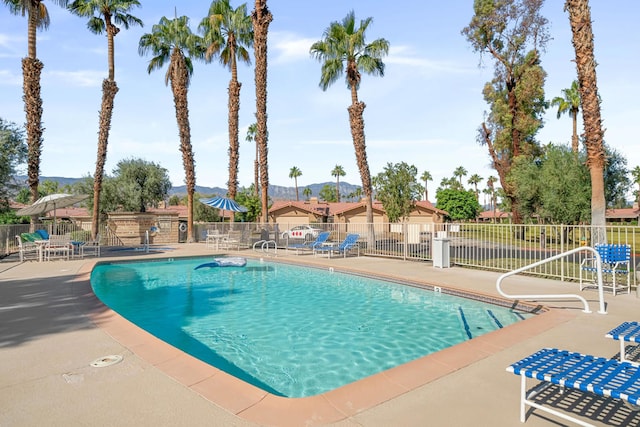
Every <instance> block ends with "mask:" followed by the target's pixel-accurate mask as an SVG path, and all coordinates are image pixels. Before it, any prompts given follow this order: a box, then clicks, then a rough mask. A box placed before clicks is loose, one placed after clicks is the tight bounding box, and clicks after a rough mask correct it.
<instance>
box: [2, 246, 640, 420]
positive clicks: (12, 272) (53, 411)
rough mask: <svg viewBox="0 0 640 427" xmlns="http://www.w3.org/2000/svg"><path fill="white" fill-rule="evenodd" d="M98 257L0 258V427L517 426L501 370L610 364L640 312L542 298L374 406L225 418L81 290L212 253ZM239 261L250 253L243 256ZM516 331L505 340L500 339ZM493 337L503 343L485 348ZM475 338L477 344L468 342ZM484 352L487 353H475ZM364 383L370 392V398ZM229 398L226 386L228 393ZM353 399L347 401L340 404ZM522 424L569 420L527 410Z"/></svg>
mask: <svg viewBox="0 0 640 427" xmlns="http://www.w3.org/2000/svg"><path fill="white" fill-rule="evenodd" d="M103 253H104V254H105V256H103V257H101V258H98V259H96V258H93V259H89V258H87V259H84V260H72V261H51V262H42V263H39V262H35V261H30V262H24V263H20V262H19V261H17V259H16V258H15V257H14V256H12V257H8V258H5V259H3V260H2V261H0V426H2V427H8V426H35V425H48V426H71V425H73V426H107V425H108V426H113V425H118V426H147V425H148V426H256V425H275V426H280V425H282V426H286V425H332V426H340V427H351V426H374V427H375V426H427V425H428V426H493V427H501V426H505V427H507V426H509V427H510V426H515V425H520V423H519V385H520V380H519V378H518V377H516V376H515V375H512V374H509V373H507V372H506V371H505V368H506V367H507V366H508V365H509V364H510V363H512V362H515V361H517V360H519V359H521V358H523V357H525V356H527V355H529V354H531V353H533V352H535V351H537V350H538V349H540V348H542V347H558V348H563V349H567V350H573V351H578V352H583V353H589V354H594V355H600V356H606V357H615V356H616V355H617V353H618V350H619V345H618V343H617V342H613V341H611V340H607V339H605V338H604V334H605V333H606V332H607V331H609V330H610V329H612V328H613V327H615V326H616V325H618V324H619V323H621V322H623V321H627V320H638V313H639V312H640V310H639V309H640V300H639V299H638V298H636V295H635V293H632V294H631V295H617V296H615V297H613V296H612V295H611V294H606V301H607V312H608V314H606V315H604V314H598V313H597V312H596V311H597V293H596V292H594V291H583V292H582V293H581V295H583V296H584V297H586V298H587V299H588V300H589V303H590V306H591V308H592V310H593V313H591V314H586V313H583V312H582V311H581V310H580V305H579V304H576V302H575V301H571V300H568V299H565V300H558V301H545V302H540V304H543V305H545V306H547V307H550V313H552V315H550V316H547V317H544V316H540V319H542V320H537V321H533V322H531V321H525V322H520V323H519V324H518V325H519V326H518V328H512V327H511V326H510V327H507V328H504V329H503V330H501V331H498V332H496V333H492V334H496V335H493V338H492V339H489V340H488V341H484V342H482V344H481V346H478V345H475V346H474V345H472V346H465V345H464V344H461V345H459V346H455V347H454V348H452V350H451V351H448V352H446V353H443V354H442V355H440V356H439V357H440V358H441V359H442V358H445V357H446V358H447V361H446V362H452V366H458V368H456V369H454V370H450V371H449V372H448V373H447V374H446V375H442V376H434V378H433V379H432V380H430V381H425V382H424V384H421V385H418V386H415V387H414V388H411V389H410V390H408V391H406V392H402V393H399V394H398V393H396V394H395V395H393V396H391V397H389V398H388V399H386V400H384V401H381V402H379V403H377V404H375V405H374V406H371V407H365V408H364V409H362V410H359V409H357V408H356V409H354V410H351V411H350V412H349V411H346V410H345V411H344V413H345V414H346V415H345V416H344V417H343V418H342V419H338V420H335V419H332V420H330V421H329V422H326V423H325V422H324V421H323V419H322V418H321V417H320V418H318V419H313V418H309V419H306V420H305V421H304V422H300V420H299V419H298V418H295V415H294V413H293V410H291V412H290V411H288V410H287V407H286V406H284V407H279V408H280V409H279V410H278V411H277V412H275V413H273V414H271V418H259V417H256V416H255V412H256V411H255V408H248V409H246V408H245V409H243V410H239V411H234V410H233V409H230V408H233V407H232V406H230V405H227V404H223V403H221V401H218V400H216V399H213V398H210V397H209V395H208V394H207V392H206V391H203V390H202V387H201V389H200V392H199V391H198V390H199V389H198V387H197V385H196V386H193V385H192V384H191V385H190V384H185V382H184V381H181V380H180V379H179V378H180V377H178V376H175V375H170V374H168V373H167V369H166V363H165V364H164V366H163V364H162V363H156V362H154V360H153V358H154V357H160V356H161V355H160V354H153V353H148V352H147V353H145V351H144V349H143V348H142V347H136V346H132V345H129V344H128V337H127V336H126V333H124V332H122V333H121V335H119V336H118V335H115V334H114V333H113V331H112V330H110V329H108V328H104V327H103V326H102V325H103V324H106V323H107V322H108V321H109V319H116V320H117V319H118V318H119V316H118V315H116V314H115V313H113V312H111V311H110V310H109V309H108V308H106V307H104V306H103V305H101V303H99V301H97V300H96V299H95V298H93V296H92V292H91V290H90V287H89V286H88V277H89V274H90V271H91V268H92V267H93V265H95V263H96V262H99V261H103V260H111V259H130V258H140V259H144V258H147V257H156V256H157V257H166V256H171V257H179V256H193V255H209V254H212V251H211V250H208V249H206V248H205V245H204V244H202V243H194V244H181V245H177V246H175V248H174V249H173V250H171V251H170V252H169V253H168V252H164V253H163V252H156V253H149V254H146V253H143V252H129V253H123V252H109V251H103ZM233 253H234V254H237V252H235V251H233ZM240 254H241V255H242V256H250V255H251V254H250V251H246V253H245V252H240ZM277 258H278V259H281V260H287V261H294V262H300V263H307V264H313V265H322V266H330V267H333V268H335V269H336V270H351V271H360V272H367V273H368V274H374V275H377V276H382V277H395V278H401V279H406V280H412V281H419V282H425V283H430V284H433V285H437V286H443V287H451V288H459V289H464V290H468V291H474V292H478V293H482V294H485V295H487V296H497V295H498V294H497V292H496V289H495V282H496V279H497V277H498V276H499V274H497V273H490V272H485V271H479V270H471V269H464V268H460V267H452V268H446V269H438V268H433V267H432V265H431V264H430V263H424V262H413V261H401V260H392V259H381V258H370V257H358V258H354V257H350V258H347V259H343V258H335V259H326V258H316V257H313V256H311V255H303V256H295V255H289V254H286V253H285V252H284V251H280V252H279V253H278V257H277ZM505 289H507V290H508V291H511V292H523V293H579V291H578V285H577V284H576V283H562V282H559V281H551V280H543V279H538V278H532V277H526V276H516V277H512V278H509V279H507V281H506V282H505ZM545 319H546V320H545ZM119 321H121V319H120V320H119ZM525 324H529V325H532V326H527V325H525ZM507 330H508V331H507ZM503 331H504V332H503ZM514 333H515V335H517V336H516V337H515V338H514V337H509V335H514ZM492 334H488V335H492ZM507 337H509V338H507ZM501 340H503V341H504V342H506V341H508V343H509V344H508V345H501V346H498V345H497V344H495V343H498V342H500V341H501ZM473 341H476V340H475V339H474V340H471V341H469V343H471V342H473ZM477 343H481V341H477ZM482 345H483V346H485V347H490V346H493V348H490V349H489V348H487V351H486V352H485V351H483V350H482ZM441 353H442V352H441ZM105 355H120V356H122V357H123V360H122V362H120V363H117V364H115V365H112V366H109V367H105V368H94V367H92V366H90V363H91V362H92V361H95V360H99V359H100V358H102V357H104V356H105ZM173 360H174V365H175V360H182V359H173ZM430 360H436V359H430ZM458 360H459V361H460V363H459V364H458V365H455V363H453V362H457V361H458ZM416 366H418V365H416ZM174 368H175V366H174ZM412 369H415V368H412ZM405 372H407V371H405ZM409 372H410V371H409ZM414 373H415V375H416V376H419V375H420V374H421V372H419V371H415V372H414ZM176 378H178V379H176ZM372 384H373V385H370V389H369V390H370V391H371V392H372V393H373V392H376V393H380V390H379V389H376V385H375V383H372ZM223 391H225V390H223ZM233 392H234V391H233V390H231V389H229V390H227V394H228V395H229V396H231V395H233ZM359 393H366V390H365V391H360V392H359ZM548 397H549V399H551V400H552V401H553V402H555V403H554V404H556V405H558V406H566V408H567V409H568V411H569V412H572V413H574V414H579V416H581V417H582V418H583V419H584V420H586V421H587V422H590V423H592V424H594V425H597V426H602V425H614V426H639V425H640V415H639V414H638V412H633V411H631V410H630V409H629V408H627V407H626V406H624V405H623V404H621V403H620V402H616V401H613V400H610V399H599V398H594V397H591V396H588V395H583V394H580V393H566V394H565V395H563V396H562V397H561V398H558V397H557V396H555V397H554V396H548ZM357 399H358V397H357V396H352V397H349V401H354V402H355V401H357ZM265 400H267V399H265ZM256 407H259V405H256ZM252 409H253V411H252ZM260 420H262V421H260ZM265 420H266V421H265ZM274 420H275V421H274ZM526 425H527V426H531V427H536V426H558V425H568V424H567V423H566V422H564V421H562V420H560V419H558V418H555V417H553V416H550V415H547V414H543V413H540V412H539V411H533V412H532V413H531V414H530V415H529V417H528V420H527V422H526Z"/></svg>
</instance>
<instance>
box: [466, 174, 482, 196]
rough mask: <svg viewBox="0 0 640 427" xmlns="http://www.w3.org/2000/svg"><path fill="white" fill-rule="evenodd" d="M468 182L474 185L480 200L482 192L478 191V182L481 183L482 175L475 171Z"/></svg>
mask: <svg viewBox="0 0 640 427" xmlns="http://www.w3.org/2000/svg"><path fill="white" fill-rule="evenodd" d="M467 182H468V183H469V184H471V185H473V191H474V192H475V193H476V199H478V201H480V192H479V191H478V184H480V183H481V182H482V177H481V176H480V175H478V174H477V173H474V174H473V175H471V176H470V177H469V179H468V180H467Z"/></svg>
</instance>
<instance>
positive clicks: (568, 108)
mask: <svg viewBox="0 0 640 427" xmlns="http://www.w3.org/2000/svg"><path fill="white" fill-rule="evenodd" d="M551 105H553V106H554V107H558V114H557V117H558V118H560V117H561V116H562V115H563V114H564V113H569V117H571V121H572V122H573V135H572V136H571V149H572V150H573V152H574V153H577V152H578V112H579V111H580V88H579V86H578V81H577V80H574V81H573V83H571V87H570V88H569V89H562V96H556V97H555V98H553V100H552V101H551Z"/></svg>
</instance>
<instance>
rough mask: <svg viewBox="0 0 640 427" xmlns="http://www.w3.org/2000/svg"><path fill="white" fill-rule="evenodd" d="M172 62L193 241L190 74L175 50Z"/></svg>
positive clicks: (188, 230)
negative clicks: (188, 98)
mask: <svg viewBox="0 0 640 427" xmlns="http://www.w3.org/2000/svg"><path fill="white" fill-rule="evenodd" d="M171 56H172V58H171V62H172V63H175V64H177V66H176V71H175V72H174V73H173V74H172V75H171V90H172V91H173V102H174V104H175V108H176V120H177V122H178V132H179V134H180V152H181V153H182V164H183V166H184V172H185V183H186V184H187V236H188V237H187V241H188V242H192V241H193V193H194V192H195V188H196V174H195V170H194V161H193V150H192V147H191V127H190V125H189V105H188V102H187V93H188V89H187V88H188V81H189V80H188V72H187V66H186V64H185V62H184V57H183V56H182V54H181V53H180V52H179V51H178V50H177V49H175V50H174V51H173V53H172V55H171Z"/></svg>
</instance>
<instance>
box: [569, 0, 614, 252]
mask: <svg viewBox="0 0 640 427" xmlns="http://www.w3.org/2000/svg"><path fill="white" fill-rule="evenodd" d="M564 7H565V10H567V11H569V23H570V25H571V34H572V42H573V47H574V50H575V52H576V68H577V70H578V82H579V86H580V99H581V102H582V121H583V122H584V134H585V139H584V144H585V147H586V148H587V166H588V167H589V173H590V175H591V227H592V230H591V237H592V241H593V244H598V243H606V241H607V236H606V233H605V225H606V224H605V209H606V200H605V196H604V167H605V164H606V158H605V149H604V144H603V137H604V131H603V130H602V117H601V115H600V97H599V96H598V83H597V79H596V63H597V62H596V59H595V56H594V54H593V29H592V27H591V10H590V8H589V0H566V2H565V5H564Z"/></svg>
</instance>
